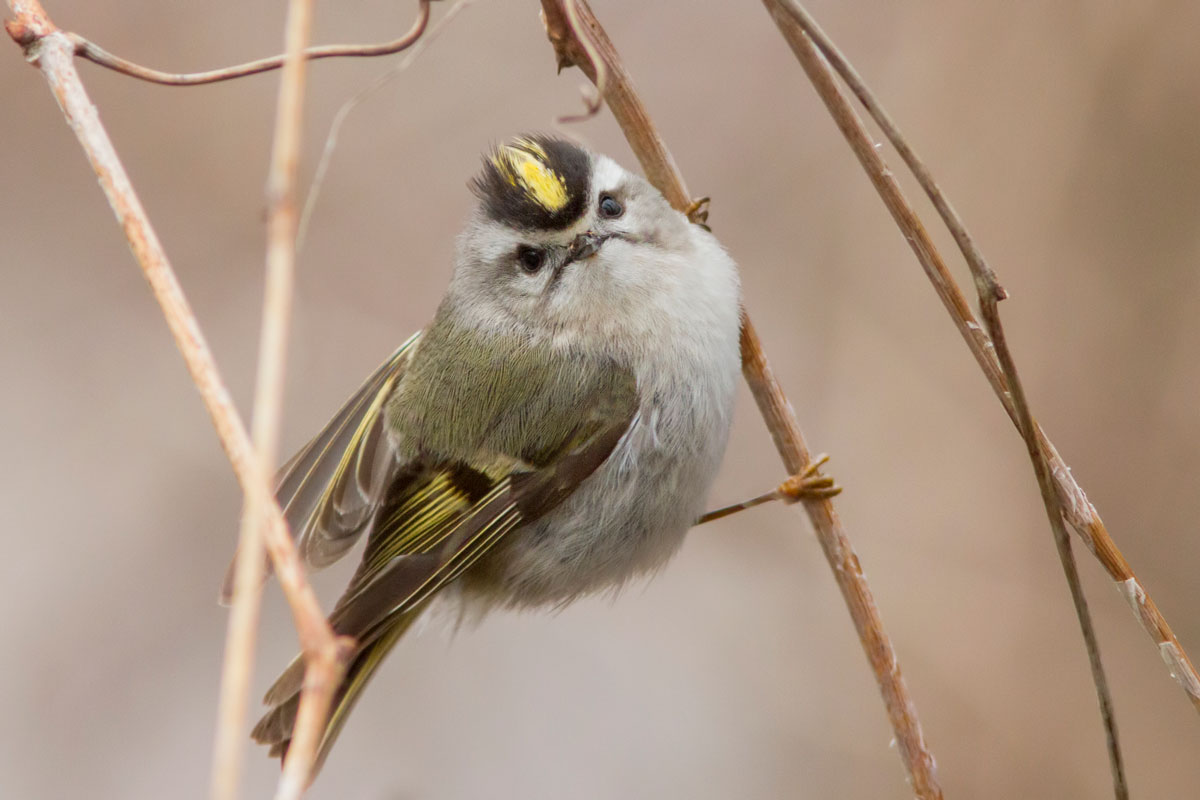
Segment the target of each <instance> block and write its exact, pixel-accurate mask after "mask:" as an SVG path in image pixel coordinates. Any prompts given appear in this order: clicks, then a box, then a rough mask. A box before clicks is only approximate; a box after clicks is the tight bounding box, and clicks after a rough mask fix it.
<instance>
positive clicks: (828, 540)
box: [542, 0, 942, 798]
mask: <svg viewBox="0 0 1200 800" xmlns="http://www.w3.org/2000/svg"><path fill="white" fill-rule="evenodd" d="M569 5H570V6H574V8H569V7H568V6H569ZM542 10H543V16H544V21H545V23H546V32H547V35H548V37H549V39H550V42H551V44H552V45H553V46H554V51H555V54H556V56H557V59H558V66H559V69H560V70H561V69H563V68H564V67H569V66H577V67H579V68H580V69H581V70H582V71H583V72H584V74H585V75H587V76H588V77H589V78H590V79H592V81H593V82H596V76H597V68H596V66H595V63H594V62H593V60H592V58H589V54H593V56H594V57H595V58H598V59H599V61H600V62H601V63H602V64H603V67H602V69H603V72H602V74H603V76H604V81H603V85H602V86H601V87H599V88H600V89H601V91H602V93H603V97H604V99H605V100H606V101H607V102H608V105H609V108H610V109H611V110H612V112H613V116H614V117H615V118H616V120H617V122H618V124H619V125H620V126H621V130H622V131H623V132H624V133H625V136H626V138H627V139H628V140H629V144H630V146H631V147H632V148H633V152H634V153H635V154H636V155H637V158H638V161H639V162H640V163H641V165H642V170H643V171H644V172H645V174H646V177H647V179H649V180H650V182H651V183H653V184H654V185H655V186H656V187H657V188H658V189H659V191H661V192H662V193H663V195H664V196H665V197H666V198H667V200H668V201H669V202H670V203H671V205H672V206H674V207H675V208H676V209H678V210H680V211H685V212H686V211H689V210H691V209H693V208H694V206H693V203H692V198H691V196H690V195H689V194H688V191H687V189H686V187H685V185H684V182H683V177H682V175H681V174H680V173H679V170H678V168H677V167H676V166H675V163H674V161H673V160H672V158H671V155H670V153H669V152H668V151H667V148H666V145H665V144H664V143H663V141H662V137H661V136H660V135H659V133H658V131H657V129H656V128H655V127H654V124H653V123H652V122H651V120H650V117H649V114H648V113H647V111H646V108H645V106H644V105H643V104H642V101H641V98H640V97H638V95H637V92H636V91H635V90H634V88H633V83H632V81H631V80H630V78H629V74H628V73H627V72H626V71H625V67H624V65H623V64H622V63H621V60H620V57H619V56H618V55H617V52H616V49H615V48H614V47H613V45H612V42H611V40H609V38H608V35H607V34H606V33H605V31H604V29H603V28H602V27H601V26H600V23H599V22H598V21H597V20H596V17H595V15H594V14H593V13H592V11H591V9H590V8H589V7H588V5H587V4H586V3H585V2H583V0H542ZM572 17H574V18H575V19H577V20H578V27H573V26H572V24H571V23H572ZM577 31H582V37H583V38H586V40H587V45H586V46H585V45H584V44H583V43H581V41H580V39H581V37H580V36H579V35H577ZM742 371H743V374H744V375H745V377H746V382H747V383H748V384H749V386H750V390H751V392H752V393H753V395H754V399H755V401H756V403H757V404H758V407H759V410H760V411H761V413H762V415H763V419H764V420H765V421H766V424H767V428H768V430H769V431H770V432H771V436H772V438H773V439H774V441H775V446H776V449H778V451H779V454H780V457H781V458H782V460H783V463H784V466H785V467H786V469H787V470H788V472H789V474H792V475H798V474H801V473H802V472H803V471H804V469H805V467H806V466H807V465H808V464H809V462H810V460H811V456H810V454H809V450H808V447H807V445H806V444H805V442H804V437H803V435H802V434H801V432H800V426H799V423H798V422H797V420H796V415H795V412H794V411H793V410H792V406H791V404H790V403H789V402H788V400H787V397H786V396H785V395H784V393H783V390H782V388H781V387H780V386H779V383H778V382H777V381H776V380H775V377H774V374H773V373H772V372H771V368H770V366H769V365H768V363H767V359H766V355H765V354H764V353H763V350H762V344H761V342H760V341H759V339H758V335H757V334H756V333H755V331H754V326H753V325H752V324H751V322H750V318H749V316H747V315H746V314H745V313H743V315H742ZM804 508H805V511H806V512H807V513H808V516H809V519H810V520H811V521H812V525H813V528H814V529H815V530H816V532H817V539H818V540H819V541H820V543H821V548H822V550H823V551H824V553H825V557H826V559H827V560H828V561H829V565H830V567H831V569H832V570H833V575H834V578H835V580H836V581H837V583H838V588H839V589H840V590H841V592H842V596H843V598H844V599H845V602H846V606H847V608H848V610H849V611H850V616H851V618H852V620H853V621H854V626H855V629H856V630H857V631H858V635H859V639H860V640H861V641H862V645H863V649H864V650H865V651H866V654H867V659H868V661H869V662H870V664H871V668H872V670H873V671H874V673H875V678H876V681H877V682H878V683H879V689H880V692H881V694H882V695H883V700H884V705H885V706H886V707H887V712H888V717H889V719H890V721H891V724H892V729H893V730H894V731H895V735H896V742H897V744H898V748H899V751H900V756H901V759H902V760H903V762H904V766H905V768H906V769H907V770H908V774H909V779H910V781H911V784H912V788H913V791H914V792H915V793H916V795H917V797H920V798H940V797H941V796H942V790H941V787H940V786H939V785H938V781H937V776H936V774H935V768H934V760H933V756H932V755H931V754H930V753H929V750H928V749H927V748H926V746H925V741H924V737H923V735H922V733H921V726H920V723H919V721H918V719H917V712H916V706H915V705H914V704H913V702H912V699H911V698H910V696H909V694H908V688H907V686H906V685H905V683H904V679H903V677H902V676H901V674H900V667H899V661H898V660H897V658H896V654H895V651H894V650H893V648H892V644H891V641H890V640H889V639H888V636H887V634H886V633H885V632H884V629H883V623H882V620H881V619H880V617H879V611H878V609H876V607H875V602H874V600H873V598H872V596H871V592H870V589H869V588H868V586H867V583H866V580H865V579H864V577H863V574H862V569H861V567H860V566H859V562H858V557H857V556H856V555H855V553H854V550H853V548H852V547H851V545H850V541H849V539H848V538H847V537H846V533H845V531H844V530H843V528H842V525H841V522H840V520H839V519H838V517H837V513H836V512H835V511H834V508H833V504H832V503H831V502H830V501H829V500H828V499H827V498H826V499H817V498H811V499H806V500H805V501H804Z"/></svg>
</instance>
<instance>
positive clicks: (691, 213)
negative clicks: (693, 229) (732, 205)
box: [683, 197, 712, 231]
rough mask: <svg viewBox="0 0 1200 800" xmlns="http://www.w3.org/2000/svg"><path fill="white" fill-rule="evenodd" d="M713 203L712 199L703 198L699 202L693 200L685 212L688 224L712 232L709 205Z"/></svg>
mask: <svg viewBox="0 0 1200 800" xmlns="http://www.w3.org/2000/svg"><path fill="white" fill-rule="evenodd" d="M710 202H712V198H711V197H701V198H700V199H698V200H693V201H692V202H691V204H690V205H688V207H687V208H685V209H684V210H683V214H684V216H686V217H687V218H688V222H690V223H692V224H693V225H699V226H700V227H701V228H704V230H706V231H707V230H710V228H709V227H708V225H707V224H705V223H707V222H708V204H709V203H710Z"/></svg>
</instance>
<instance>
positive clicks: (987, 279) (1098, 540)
mask: <svg viewBox="0 0 1200 800" xmlns="http://www.w3.org/2000/svg"><path fill="white" fill-rule="evenodd" d="M790 5H791V4H790V3H789V6H790ZM789 10H791V9H790V8H789ZM809 35H810V36H811V37H812V38H813V41H814V43H815V44H816V45H817V46H818V47H819V48H821V51H822V52H823V53H824V54H825V56H826V58H828V59H829V60H830V61H831V62H832V64H833V66H834V67H835V68H836V69H837V70H838V72H839V74H841V75H842V77H843V79H844V80H845V81H846V83H847V85H848V86H849V87H850V89H851V91H853V92H854V93H855V94H856V95H857V96H858V98H859V99H860V100H861V101H862V103H863V105H864V106H865V107H866V108H867V109H868V111H870V113H871V116H872V117H873V118H874V119H875V121H876V123H878V124H879V126H880V129H881V130H882V131H883V132H884V134H885V135H886V136H887V137H888V140H889V141H891V143H892V145H893V146H894V147H895V148H896V150H897V152H899V153H900V156H901V158H903V159H904V161H905V163H906V164H907V165H908V167H909V169H911V170H912V172H913V175H914V176H916V178H917V180H918V182H919V183H920V184H921V186H922V188H923V189H924V190H925V192H926V194H927V195H929V198H930V200H931V201H932V202H933V205H934V207H935V208H936V209H937V211H938V214H939V215H941V217H942V220H943V221H944V222H945V223H946V226H947V228H948V229H949V230H950V232H951V234H952V235H953V236H954V240H955V242H956V243H957V244H958V246H959V249H960V250H961V251H962V253H963V256H964V257H965V259H966V261H967V264H968V265H969V266H970V267H971V271H972V276H973V277H974V278H975V282H976V288H977V290H979V292H980V294H981V297H982V296H986V295H987V293H989V292H991V291H993V289H992V288H991V287H992V286H994V285H995V275H994V273H993V272H992V270H991V268H990V267H989V266H988V265H987V262H986V261H985V260H984V258H983V255H982V254H981V253H980V251H979V249H978V247H976V245H975V243H974V241H973V240H972V238H971V236H970V235H969V234H968V233H967V231H966V228H965V226H964V225H963V223H962V220H961V219H960V218H959V216H958V213H957V212H956V211H955V210H954V207H953V206H952V205H950V203H949V201H948V200H947V199H946V198H945V197H944V196H943V194H942V192H941V189H940V188H939V187H938V185H937V184H936V182H934V180H933V178H932V176H931V175H930V173H929V170H928V168H926V167H925V165H924V164H923V163H922V162H921V161H920V159H918V158H917V157H916V154H915V153H913V151H912V148H911V147H909V146H908V143H907V142H906V141H905V140H904V137H903V136H901V135H900V132H899V129H898V128H897V127H896V125H895V123H894V122H893V121H892V119H891V117H890V116H888V114H887V112H886V111H884V110H883V108H882V107H881V106H880V105H879V103H878V102H877V101H876V100H875V98H874V97H873V96H872V95H871V93H870V91H869V90H868V89H867V88H866V86H865V84H863V81H862V79H861V78H860V77H859V76H858V74H857V73H856V72H855V71H854V69H853V67H851V66H850V65H849V63H848V62H847V61H846V59H845V57H843V56H842V55H841V53H840V52H838V51H837V48H835V47H834V46H833V44H832V42H830V41H829V39H828V37H826V36H825V35H824V34H823V33H822V32H821V30H820V28H817V27H814V28H812V29H809ZM860 158H861V156H860ZM898 222H899V221H898ZM900 224H901V227H902V229H903V230H904V231H905V233H906V235H908V234H912V235H913V236H915V237H917V239H918V240H919V243H920V245H919V246H920V248H921V249H923V250H927V252H928V253H929V256H928V263H927V262H926V260H925V258H924V257H923V256H922V255H921V250H919V249H918V242H913V248H914V250H918V258H921V259H922V261H921V263H922V266H923V267H925V272H926V275H928V276H929V279H930V281H931V282H932V283H933V286H934V289H935V290H936V291H937V293H938V296H939V297H941V298H942V302H943V304H944V305H945V306H946V311H947V312H948V313H949V314H950V317H951V319H952V320H953V321H954V324H955V325H956V326H957V327H958V329H959V332H960V333H961V334H962V337H963V339H964V340H965V341H966V343H967V347H968V348H969V349H970V350H971V353H972V354H973V355H974V356H975V360H976V362H978V364H979V366H980V368H981V369H982V370H983V373H984V375H985V376H986V377H987V379H988V383H989V384H990V385H991V387H992V391H993V392H995V394H996V397H997V398H998V399H999V400H1000V402H1001V404H1003V406H1004V410H1005V411H1006V412H1007V413H1008V415H1009V418H1010V419H1011V420H1012V422H1013V425H1015V426H1016V427H1017V429H1018V430H1021V422H1020V419H1019V417H1018V415H1017V409H1016V405H1015V403H1014V400H1013V397H1012V395H1011V393H1010V391H1009V386H1008V380H1007V379H1006V378H1005V376H1004V370H1003V368H1002V366H1001V364H1000V362H999V361H998V360H997V358H996V356H995V353H994V352H993V343H992V340H991V338H990V337H989V336H988V335H987V333H986V332H985V330H984V328H983V326H981V325H980V324H979V322H978V321H977V320H976V318H975V316H974V314H973V313H972V312H971V310H970V307H969V306H968V305H967V301H966V299H965V298H964V296H963V294H962V290H961V289H960V288H959V287H958V284H957V283H956V282H955V281H954V279H953V278H952V277H951V276H950V273H949V271H948V270H947V269H946V265H945V263H944V262H943V261H942V260H941V257H940V256H939V255H938V253H937V250H936V249H935V248H934V247H933V246H932V244H927V243H928V242H929V237H928V236H927V235H926V234H925V232H924V230H923V228H921V226H920V225H919V223H918V225H917V226H916V227H915V228H914V227H910V226H909V225H908V224H907V222H905V223H900ZM910 241H912V239H910ZM1033 427H1034V431H1035V432H1036V434H1037V440H1038V448H1039V450H1040V451H1041V452H1042V453H1043V454H1044V456H1045V458H1046V461H1047V463H1048V464H1049V470H1050V474H1051V476H1052V477H1053V480H1054V484H1055V489H1056V492H1057V494H1058V497H1059V508H1060V510H1061V512H1062V515H1063V517H1064V518H1065V519H1066V521H1067V523H1068V524H1069V525H1070V526H1071V528H1072V530H1074V531H1075V533H1076V534H1077V535H1079V537H1080V538H1081V539H1083V543H1084V544H1085V545H1086V546H1087V548H1088V550H1089V552H1091V553H1092V555H1094V556H1095V557H1096V558H1097V559H1098V560H1099V561H1100V563H1101V565H1103V567H1104V569H1105V571H1107V572H1108V574H1109V576H1111V577H1112V578H1113V580H1114V581H1115V582H1116V584H1117V589H1118V590H1119V591H1120V592H1121V595H1122V596H1123V597H1125V599H1126V600H1127V601H1128V602H1129V605H1130V607H1131V608H1132V609H1133V613H1134V616H1135V617H1137V620H1138V622H1139V623H1140V624H1141V626H1142V628H1143V629H1144V630H1145V631H1146V633H1148V634H1149V635H1150V638H1151V639H1153V641H1154V643H1155V644H1156V645H1157V646H1158V651H1159V654H1160V656H1161V657H1162V659H1163V661H1164V662H1166V664H1167V668H1168V669H1169V671H1170V673H1171V677H1173V678H1174V679H1175V680H1176V681H1177V682H1178V683H1179V685H1180V686H1181V687H1182V688H1183V690H1184V692H1185V693H1186V694H1187V696H1188V699H1189V700H1191V702H1192V705H1193V706H1195V707H1196V709H1197V710H1200V676H1198V675H1197V672H1196V668H1195V667H1194V666H1192V662H1191V659H1190V658H1188V655H1187V652H1186V651H1185V650H1184V649H1183V646H1182V645H1181V644H1180V643H1179V640H1178V639H1177V638H1176V636H1175V633H1174V632H1173V631H1172V630H1171V626H1170V625H1169V624H1167V620H1166V619H1165V618H1164V617H1163V615H1162V613H1161V612H1160V611H1159V610H1158V606H1157V605H1156V604H1155V603H1154V600H1153V599H1152V598H1151V597H1150V596H1149V595H1148V594H1147V592H1146V590H1145V588H1144V587H1143V586H1142V584H1141V583H1140V582H1139V581H1138V579H1137V576H1136V575H1135V574H1134V572H1133V568H1132V567H1131V566H1130V565H1129V562H1128V561H1126V559H1125V556H1124V555H1123V554H1122V553H1121V550H1120V548H1118V547H1117V544H1116V542H1115V541H1113V539H1112V536H1111V535H1110V534H1109V533H1108V529H1107V528H1106V527H1105V525H1104V522H1103V521H1102V520H1101V519H1100V515H1099V513H1098V512H1097V511H1096V508H1095V506H1093V505H1092V504H1091V502H1090V501H1089V500H1088V498H1087V494H1086V493H1085V492H1084V491H1083V489H1082V488H1081V487H1080V486H1079V484H1078V483H1077V482H1076V480H1075V477H1074V475H1072V473H1071V469H1070V467H1068V466H1067V465H1066V462H1064V461H1063V459H1062V456H1060V455H1059V454H1058V450H1057V449H1056V448H1055V447H1054V444H1053V443H1052V442H1051V441H1050V439H1049V438H1048V437H1047V436H1046V434H1045V432H1044V431H1043V430H1042V429H1041V427H1040V426H1039V425H1038V424H1037V423H1036V421H1035V422H1034V426H1033Z"/></svg>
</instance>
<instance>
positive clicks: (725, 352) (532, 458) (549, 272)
mask: <svg viewBox="0 0 1200 800" xmlns="http://www.w3.org/2000/svg"><path fill="white" fill-rule="evenodd" d="M471 188H472V190H473V191H474V193H475V194H476V195H477V196H478V199H479V204H478V207H477V208H476V210H475V212H474V214H473V215H472V217H471V218H470V220H469V222H468V223H467V225H466V229H465V230H464V231H463V233H462V234H461V235H460V236H459V238H458V247H457V256H456V263H455V269H454V274H453V277H452V278H451V281H450V286H449V289H448V290H447V292H446V295H445V297H444V299H443V300H442V302H441V305H440V306H439V307H438V310H437V313H436V315H435V317H434V319H433V321H432V323H430V325H429V326H428V327H427V328H425V329H424V330H423V331H422V332H420V333H418V334H416V335H415V336H413V337H412V338H411V339H409V340H408V341H407V342H405V343H404V344H403V345H401V346H400V348H399V349H398V350H397V351H396V352H395V353H394V354H393V355H392V356H391V357H390V358H389V359H388V360H387V361H386V362H385V363H384V364H383V365H382V366H381V367H379V369H378V370H376V372H375V373H374V374H373V375H371V376H370V377H369V378H368V379H367V381H366V383H365V384H364V385H363V386H362V388H361V389H359V390H358V392H357V393H356V394H355V395H354V396H353V397H351V398H350V400H349V401H347V403H346V405H345V406H344V407H343V408H342V409H341V410H340V411H339V412H338V413H337V415H336V416H335V417H334V418H333V419H332V420H331V421H330V422H329V424H328V425H327V426H326V427H325V429H324V430H322V431H321V432H320V433H319V434H318V435H317V436H316V437H315V438H314V439H313V440H312V441H311V442H309V443H308V445H307V446H305V447H304V448H303V449H302V450H301V451H300V452H299V453H297V454H296V455H295V456H294V457H293V458H292V459H291V460H290V461H289V462H288V463H287V464H286V465H285V466H284V467H283V469H282V470H281V472H280V478H279V483H278V488H277V496H278V499H279V503H280V506H281V508H282V509H283V511H284V514H285V516H286V518H287V521H288V523H289V525H290V527H291V530H292V531H293V533H294V535H295V536H296V543H297V548H298V550H299V553H300V555H301V557H302V558H303V559H304V561H305V562H306V563H307V564H308V565H309V566H311V567H313V568H320V567H324V566H326V565H328V564H330V563H332V562H334V561H335V560H337V559H338V558H340V557H341V556H342V555H344V554H345V553H346V552H347V550H349V549H350V547H351V546H352V545H353V544H354V542H355V541H356V540H357V539H358V538H359V537H360V536H362V535H363V534H364V533H365V534H367V544H366V548H365V550H364V552H363V555H362V561H361V563H360V564H359V566H358V569H357V571H356V572H355V574H354V576H353V577H352V578H351V580H350V585H349V586H348V587H347V588H346V590H345V593H344V594H343V595H342V597H341V599H340V600H338V602H337V605H336V606H335V608H334V610H333V613H332V614H331V615H330V618H329V619H330V623H331V624H332V626H333V628H334V630H335V631H337V632H338V633H339V634H342V635H345V636H349V637H352V638H353V640H354V641H355V642H356V650H355V652H354V655H353V657H352V659H351V661H350V663H349V667H348V669H347V671H346V674H345V678H344V679H343V682H342V684H341V685H340V686H339V688H338V690H337V693H336V695H335V697H334V702H333V707H332V711H331V713H330V718H329V721H328V723H327V728H326V731H325V734H324V738H323V740H322V742H321V745H320V751H319V753H318V757H317V768H319V766H320V764H321V763H323V762H324V759H325V757H326V756H327V755H328V753H329V749H330V747H331V746H332V745H333V743H334V740H335V739H336V737H337V735H338V733H339V732H340V731H341V729H342V726H343V725H344V724H345V722H346V718H347V715H348V714H349V712H350V710H351V709H352V707H353V706H354V703H355V701H356V700H357V699H358V697H359V696H360V694H361V692H362V691H363V688H364V687H365V686H366V684H367V681H368V680H369V679H370V677H371V675H372V674H373V673H374V672H375V670H376V669H377V668H378V667H379V664H380V662H381V661H382V659H383V657H384V656H385V655H386V654H387V652H388V651H389V650H390V649H391V648H392V646H393V645H395V644H396V642H397V640H398V639H399V638H400V637H401V635H402V634H403V633H404V632H405V630H407V629H408V628H409V627H410V626H411V625H412V623H413V622H414V621H415V620H416V619H417V618H418V617H419V616H420V615H421V613H422V612H423V611H424V610H425V609H426V608H427V607H428V606H429V605H430V603H431V601H432V600H433V598H434V597H435V596H438V597H440V599H439V602H441V600H442V599H444V600H448V601H450V602H451V603H453V604H455V606H452V607H457V608H458V610H459V613H462V614H477V613H479V612H485V611H487V610H488V609H491V608H497V607H515V608H527V607H537V606H550V607H557V606H561V605H563V604H565V603H568V602H570V601H571V600H574V599H575V598H578V597H580V596H582V595H586V594H589V593H593V592H596V591H598V590H603V589H611V588H615V587H619V586H621V585H622V584H624V583H625V582H626V581H628V580H630V579H631V578H633V577H635V576H638V575H642V574H644V573H648V572H651V571H653V570H655V569H657V568H658V567H660V566H661V565H662V564H664V563H665V562H666V560H667V559H668V558H669V557H670V556H671V555H672V554H673V553H674V552H675V551H676V550H677V549H678V548H679V546H680V544H681V542H682V540H683V537H684V534H685V533H686V531H687V530H688V528H689V527H691V526H692V525H693V524H694V523H695V522H696V521H697V519H698V518H699V517H700V515H701V513H702V512H703V510H704V502H705V498H706V495H707V493H708V489H709V486H710V484H711V483H712V481H713V478H714V476H715V475H716V472H717V468H718V465H719V463H720V461H721V458H722V455H723V453H724V450H725V445H726V441H727V439H728V434H729V426H730V419H731V415H732V410H733V400H734V394H735V389H736V386H737V379H738V375H739V370H740V360H739V347H738V336H739V309H740V288H739V282H738V276H737V269H736V267H735V265H734V263H733V260H732V259H731V258H730V257H729V255H728V254H727V253H726V252H725V250H724V248H722V247H721V245H720V244H719V243H718V242H717V240H716V239H715V238H714V237H713V235H712V234H711V233H710V232H709V231H708V230H707V229H705V228H704V227H703V226H701V225H695V224H692V223H690V222H689V221H688V219H687V217H685V216H684V215H683V214H681V213H680V212H678V211H675V210H674V209H672V208H671V206H670V205H669V204H668V203H667V201H666V200H665V199H664V198H663V196H662V195H661V194H660V193H659V192H658V191H657V190H656V189H655V188H654V187H652V186H651V185H650V184H649V183H648V182H647V181H645V180H644V179H642V178H641V177H639V176H637V175H634V174H632V173H630V172H628V171H626V170H625V169H623V168H622V167H620V166H618V165H617V164H616V162H614V161H613V160H611V159H610V158H607V157H606V156H603V155H598V154H594V153H591V152H589V151H587V150H585V149H583V148H581V147H579V146H578V145H576V144H574V143H571V142H568V141H565V140H562V139H559V138H553V137H549V136H542V135H531V136H525V137H519V138H516V139H513V140H511V141H510V142H508V143H506V144H503V145H501V146H498V147H496V148H494V149H493V150H491V151H490V152H488V153H487V154H485V156H484V159H483V168H482V171H481V173H480V174H479V175H478V176H477V177H475V178H474V180H473V181H472V184H471ZM230 574H231V575H232V570H231V573H230ZM231 588H232V587H231V581H230V579H229V578H227V579H226V586H225V594H226V596H228V594H230V593H231ZM302 679H303V663H302V662H301V661H300V660H299V659H297V660H296V661H294V662H293V663H292V665H291V666H290V667H289V668H288V669H287V670H286V671H285V672H284V673H283V675H282V676H280V678H279V679H278V680H277V681H276V683H275V684H274V685H273V686H272V687H271V689H270V691H268V692H267V695H266V698H265V702H266V703H267V704H268V705H269V706H270V710H269V711H268V712H267V714H266V715H265V716H264V717H263V718H262V720H261V721H260V722H259V723H258V725H257V726H256V727H255V728H254V732H253V737H254V739H255V740H256V741H258V742H260V743H261V744H265V745H269V746H270V748H271V750H270V752H271V755H278V756H280V757H282V756H284V755H285V754H286V752H287V748H288V745H289V742H290V738H291V735H292V727H293V724H294V722H295V718H296V710H297V707H298V702H299V693H300V688H301V683H302Z"/></svg>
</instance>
